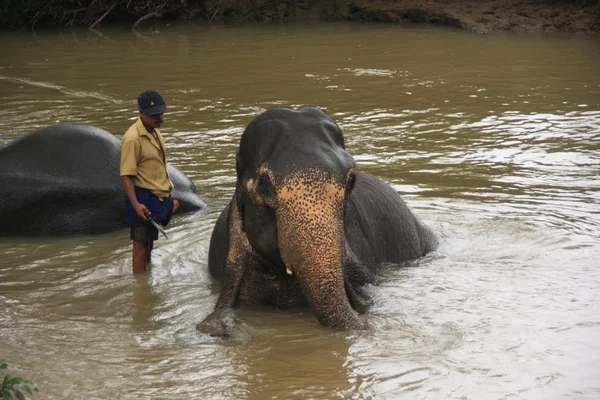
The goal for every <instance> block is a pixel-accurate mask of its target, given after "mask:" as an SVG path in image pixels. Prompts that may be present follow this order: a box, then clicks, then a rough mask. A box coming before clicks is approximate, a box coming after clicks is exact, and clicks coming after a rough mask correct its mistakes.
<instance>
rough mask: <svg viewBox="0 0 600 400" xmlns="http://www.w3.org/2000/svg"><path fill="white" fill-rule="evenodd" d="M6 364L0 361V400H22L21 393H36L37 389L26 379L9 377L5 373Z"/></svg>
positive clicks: (23, 397)
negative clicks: (0, 381)
mask: <svg viewBox="0 0 600 400" xmlns="http://www.w3.org/2000/svg"><path fill="white" fill-rule="evenodd" d="M7 369H8V364H6V362H4V361H1V360H0V379H2V384H1V385H0V399H3V400H14V399H18V400H24V399H25V395H24V394H23V392H26V393H28V394H33V392H37V391H38V388H37V387H36V386H35V385H34V384H33V383H31V381H28V380H27V379H23V378H18V377H16V376H10V375H9V374H8V373H7V372H6V371H7ZM2 376H4V377H2Z"/></svg>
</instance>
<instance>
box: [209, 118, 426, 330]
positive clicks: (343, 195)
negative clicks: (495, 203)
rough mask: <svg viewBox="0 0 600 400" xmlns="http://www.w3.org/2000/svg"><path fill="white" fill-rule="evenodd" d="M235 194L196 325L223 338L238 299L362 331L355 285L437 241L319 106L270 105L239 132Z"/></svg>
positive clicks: (362, 305)
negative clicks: (208, 304)
mask: <svg viewBox="0 0 600 400" xmlns="http://www.w3.org/2000/svg"><path fill="white" fill-rule="evenodd" d="M236 171H237V183H236V187H235V192H234V194H233V198H232V199H231V202H230V203H229V205H228V206H227V207H226V208H225V209H224V210H223V212H222V213H221V215H220V217H219V218H218V220H217V222H216V225H215V228H214V231H213V233H212V237H211V242H210V249H209V255H208V257H209V259H208V267H209V270H210V273H211V275H212V276H213V277H215V278H216V279H218V280H220V281H221V282H222V284H223V288H222V290H221V293H220V295H219V298H218V300H217V304H216V307H215V310H214V311H213V312H212V313H211V314H210V315H209V316H208V317H206V318H205V319H204V320H203V321H202V322H200V323H199V324H198V325H197V329H198V330H199V331H201V332H205V333H210V334H211V335H215V336H228V335H229V332H228V327H227V325H226V324H225V322H224V315H223V313H224V311H226V310H227V309H229V308H231V307H234V306H235V305H237V304H248V305H272V306H275V307H291V306H302V305H308V306H310V307H311V309H312V310H313V311H314V313H315V314H316V317H317V319H318V321H319V322H320V323H321V325H323V326H327V327H331V328H335V329H361V328H365V323H364V321H363V320H362V319H361V318H360V317H359V316H358V314H357V312H359V313H363V312H365V311H366V308H367V306H368V298H367V296H366V295H365V294H364V293H363V289H362V286H364V285H365V284H367V283H372V282H374V281H375V273H376V271H377V267H378V266H380V265H382V264H396V263H400V262H403V261H406V260H412V259H415V258H419V257H422V256H424V255H425V254H427V253H428V252H430V251H432V250H434V249H435V248H436V247H437V239H436V237H435V235H434V234H433V232H432V231H431V230H430V229H429V228H428V227H426V226H424V225H423V224H422V223H420V222H419V220H418V219H417V218H416V217H415V216H414V215H413V213H412V212H411V211H410V210H409V209H408V207H407V206H406V204H405V203H404V201H403V200H402V199H401V198H400V196H399V195H398V194H397V193H396V192H395V191H394V190H393V189H392V188H391V187H390V186H389V185H388V184H387V183H385V182H383V181H382V180H380V179H379V178H376V177H374V176H372V175H369V174H367V173H364V172H361V171H360V170H359V169H358V168H357V166H356V162H355V161H354V159H353V158H352V156H350V154H348V152H346V150H345V148H344V137H343V134H342V131H341V130H340V128H339V127H338V126H337V125H336V124H335V122H334V121H333V120H332V119H331V118H330V117H329V116H328V115H327V114H326V113H324V112H323V111H321V110H319V109H316V108H313V107H303V108H300V109H298V110H291V109H286V108H274V109H271V110H268V111H266V112H264V113H263V114H261V115H259V116H258V117H256V118H255V119H254V120H253V121H252V122H251V123H250V124H249V125H248V127H247V128H246V129H245V131H244V133H243V134H242V138H241V142H240V146H239V150H238V153H237V159H236Z"/></svg>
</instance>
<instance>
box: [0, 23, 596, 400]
mask: <svg viewBox="0 0 600 400" xmlns="http://www.w3.org/2000/svg"><path fill="white" fill-rule="evenodd" d="M103 34H104V38H103V37H99V36H97V35H94V34H92V33H89V32H87V31H70V32H67V33H65V32H63V33H55V32H50V33H48V32H46V33H37V34H35V35H34V34H32V33H17V34H11V35H10V36H8V35H4V36H2V37H0V117H1V118H0V144H1V143H6V142H8V141H9V140H11V139H13V138H15V137H17V136H19V135H21V134H24V133H26V132H29V131H32V130H34V129H36V128H38V127H41V126H46V125H49V124H53V123H57V122H77V123H88V124H92V125H96V126H99V127H101V128H104V129H106V130H108V131H110V132H112V133H114V134H115V135H117V136H120V135H122V133H123V132H124V131H125V130H126V129H127V127H128V126H129V125H130V124H131V123H132V121H133V120H134V119H135V117H136V110H135V98H136V96H137V94H138V93H139V92H140V91H142V90H144V89H147V88H149V87H153V88H156V89H158V90H160V91H161V92H162V93H163V95H164V97H165V98H166V99H167V102H168V103H169V113H168V114H167V115H166V117H165V121H166V124H165V127H164V128H165V129H164V130H165V133H166V142H167V147H168V151H169V158H170V160H171V161H172V162H173V164H175V165H176V166H177V167H178V168H179V169H181V170H182V171H184V172H185V173H186V174H188V176H190V178H191V179H192V180H193V181H194V182H195V183H196V185H197V187H198V188H199V191H200V193H201V194H202V196H203V197H204V198H205V199H206V200H207V202H208V203H209V207H208V209H207V210H206V211H205V212H202V213H199V214H193V215H185V216H179V217H176V218H175V219H174V221H173V226H171V227H170V228H169V233H170V235H169V236H170V239H169V240H160V241H159V242H157V245H156V248H155V251H154V252H153V266H152V271H151V272H150V273H149V274H148V275H147V276H143V277H139V278H137V277H136V278H134V277H132V276H131V273H130V269H131V266H130V256H131V255H130V243H129V240H128V237H127V236H128V235H127V231H126V230H122V231H119V232H115V233H111V234H107V235H102V236H94V237H72V238H62V239H57V240H53V239H3V240H1V241H0V304H1V305H2V307H1V308H0V310H1V311H0V358H3V359H6V360H7V361H8V363H9V365H11V366H12V367H14V368H16V369H17V372H18V374H20V375H23V376H27V377H28V378H30V379H32V380H33V381H34V382H35V383H37V384H38V386H39V387H40V391H41V394H40V396H43V398H56V399H63V398H73V399H106V398H112V397H115V398H121V397H131V398H139V399H151V398H152V399H153V398H169V397H177V398H236V399H237V398H246V399H263V398H273V399H289V398H315V399H316V398H318V399H333V398H352V399H368V398H377V399H396V398H399V397H402V398H415V399H417V398H418V399H422V398H428V399H437V398H470V399H479V398H482V397H485V398H526V399H549V398H563V397H569V398H575V399H578V398H581V399H588V398H594V397H597V396H598V393H600V386H599V385H598V383H597V382H598V375H597V371H598V367H599V365H600V347H599V346H598V345H597V344H596V342H597V340H594V339H595V338H596V337H598V336H599V335H600V312H599V311H598V308H597V294H596V293H597V288H598V286H599V285H600V273H599V272H598V268H597V260H598V257H599V256H600V254H599V253H600V252H599V249H600V245H599V239H600V234H599V232H600V229H599V228H600V216H599V212H598V209H599V205H600V183H599V182H600V180H599V179H598V173H599V169H598V166H599V165H600V163H599V161H600V156H599V153H598V150H599V149H600V101H599V99H600V75H599V74H598V68H597V66H598V65H599V63H600V53H598V44H599V43H598V41H597V40H593V39H584V38H568V37H523V36H498V37H493V36H486V37H481V36H472V35H469V34H465V33H463V32H459V31H455V30H449V29H440V28H432V27H422V26H409V27H404V26H398V25H386V24H377V25H370V24H327V25H320V24H315V25H305V24H292V25H269V26H261V25H244V26H228V27H209V26H197V25H173V26H164V27H160V28H159V29H158V30H157V31H148V32H145V33H142V34H140V35H132V34H131V33H129V32H123V31H119V30H105V31H103ZM304 104H311V105H316V106H319V107H322V108H324V109H325V110H327V111H328V112H329V113H330V114H331V115H332V116H333V117H334V118H335V119H336V121H338V123H339V124H340V126H341V127H342V129H343V130H344V132H345V136H346V147H347V148H348V150H349V151H350V153H351V154H352V155H353V156H354V157H355V158H356V160H357V161H358V163H359V165H360V167H361V168H362V169H363V170H365V171H368V172H371V173H373V174H376V175H378V176H380V177H382V178H383V179H385V180H387V181H388V182H390V184H391V185H392V186H393V187H394V188H395V189H396V190H397V191H398V192H399V193H401V194H402V195H403V197H404V198H405V200H406V201H407V202H408V204H409V206H410V207H411V208H412V209H413V210H414V211H415V212H416V213H417V214H418V215H419V216H420V217H421V218H422V219H423V220H424V221H425V222H426V223H427V224H429V225H430V226H431V227H433V229H434V230H435V231H436V232H437V233H438V234H439V236H440V238H441V243H442V245H441V247H440V249H439V251H438V252H436V253H435V254H433V255H430V256H428V257H426V258H425V259H423V260H419V261H416V262H413V263H411V264H410V265H407V266H406V267H405V268H402V269H390V270H386V271H383V277H382V282H381V285H380V286H378V287H370V288H368V291H369V292H370V293H371V295H372V296H373V299H374V301H375V304H374V307H373V309H372V310H371V313H370V314H369V315H368V316H367V320H368V323H369V325H370V326H371V328H372V329H371V330H369V331H365V332H333V331H330V330H328V329H324V328H321V327H320V326H318V325H317V322H316V319H315V318H314V316H313V315H312V314H311V313H310V312H309V310H295V311H280V310H271V309H252V308H246V309H239V310H236V311H235V312H234V313H232V314H231V315H230V319H231V321H232V323H234V324H235V326H236V334H235V335H234V337H233V338H232V340H230V341H229V342H222V341H220V340H218V339H214V338H210V337H206V336H204V335H199V334H196V333H195V331H194V323H195V322H197V321H199V320H201V319H202V318H203V317H205V316H206V315H207V314H208V313H209V312H211V311H212V309H213V306H214V302H215V301H216V296H217V293H218V287H217V286H216V285H214V284H213V283H212V282H211V279H210V277H209V275H208V272H207V271H206V263H207V253H208V244H209V240H210V234H211V231H212V226H213V224H214V221H215V220H216V218H217V216H218V214H219V212H220V210H221V209H222V207H223V206H224V205H225V204H226V202H227V201H228V199H229V197H230V196H231V193H232V191H233V186H234V183H235V172H234V165H235V163H234V160H235V157H234V155H235V150H236V147H237V143H238V140H239V137H240V134H241V132H242V130H243V128H244V126H245V125H246V124H247V123H248V122H249V121H250V120H251V118H252V117H253V116H255V115H256V114H258V113H260V112H261V111H262V110H264V109H266V108H268V107H272V106H278V105H283V106H300V105H304Z"/></svg>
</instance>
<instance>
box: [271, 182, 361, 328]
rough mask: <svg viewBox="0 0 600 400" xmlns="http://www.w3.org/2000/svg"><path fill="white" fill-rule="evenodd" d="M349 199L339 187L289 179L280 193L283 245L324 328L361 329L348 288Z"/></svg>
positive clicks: (280, 239) (279, 222) (288, 264)
mask: <svg viewBox="0 0 600 400" xmlns="http://www.w3.org/2000/svg"><path fill="white" fill-rule="evenodd" d="M344 195H345V189H344V187H343V186H341V185H340V184H338V183H331V182H325V183H322V184H315V183H314V182H307V181H302V180H291V181H290V180H288V181H286V184H285V185H283V187H282V188H281V190H280V191H279V193H278V207H277V232H278V245H279V250H280V254H281V257H282V259H283V261H284V263H285V264H286V267H287V268H288V273H290V272H292V273H294V274H295V275H296V277H297V279H298V280H299V281H300V282H301V285H302V287H303V290H304V294H305V296H306V297H307V300H308V302H309V304H310V306H311V307H312V309H313V310H314V312H315V314H316V316H317V319H318V320H319V322H320V323H321V325H324V326H328V327H331V328H335V329H361V328H363V327H364V323H363V322H362V321H361V319H360V318H359V316H358V315H357V313H356V312H355V311H354V310H353V309H352V307H351V305H350V302H349V300H348V295H347V294H346V289H345V285H344V273H343V265H342V260H343V258H344V251H345V237H344V224H343V212H344Z"/></svg>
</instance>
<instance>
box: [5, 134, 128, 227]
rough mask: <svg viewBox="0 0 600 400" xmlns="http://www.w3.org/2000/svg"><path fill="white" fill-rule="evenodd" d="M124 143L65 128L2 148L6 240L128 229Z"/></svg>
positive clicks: (21, 138) (27, 135)
mask: <svg viewBox="0 0 600 400" xmlns="http://www.w3.org/2000/svg"><path fill="white" fill-rule="evenodd" d="M120 153H121V148H120V141H119V140H118V139H117V138H116V137H115V136H113V135H112V134H110V133H109V132H107V131H105V130H102V129H100V128H96V127H93V126H88V125H72V124H60V125H53V126H49V127H46V128H42V129H39V130H37V131H35V132H32V133H29V134H26V135H24V136H22V137H20V138H18V139H16V140H14V141H12V142H10V143H8V144H7V145H5V146H4V147H2V148H0V187H2V188H3V190H2V191H3V194H2V196H0V220H1V221H2V222H3V225H2V229H1V230H0V236H4V235H25V236H38V235H62V234H72V233H97V232H98V233H99V232H105V231H110V230H112V229H115V228H117V227H119V226H122V225H123V224H124V211H123V210H122V209H123V194H122V189H121V187H120V186H121V185H120V179H119V166H120Z"/></svg>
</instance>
